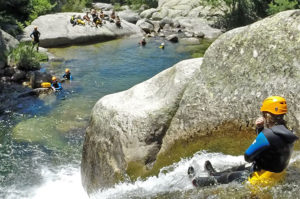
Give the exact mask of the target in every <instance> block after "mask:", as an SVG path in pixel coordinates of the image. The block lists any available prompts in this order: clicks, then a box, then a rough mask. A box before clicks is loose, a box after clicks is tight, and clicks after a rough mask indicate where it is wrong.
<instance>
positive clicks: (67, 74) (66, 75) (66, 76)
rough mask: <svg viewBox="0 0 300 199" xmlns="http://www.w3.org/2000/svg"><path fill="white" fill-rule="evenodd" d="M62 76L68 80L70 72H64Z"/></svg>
mask: <svg viewBox="0 0 300 199" xmlns="http://www.w3.org/2000/svg"><path fill="white" fill-rule="evenodd" d="M63 78H65V79H68V80H70V79H71V73H65V74H64V75H63Z"/></svg>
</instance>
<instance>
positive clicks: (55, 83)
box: [51, 76, 62, 91]
mask: <svg viewBox="0 0 300 199" xmlns="http://www.w3.org/2000/svg"><path fill="white" fill-rule="evenodd" d="M51 88H52V89H53V90H54V91H59V90H61V89H62V87H61V83H59V82H58V81H57V79H56V77H55V76H53V77H52V84H51Z"/></svg>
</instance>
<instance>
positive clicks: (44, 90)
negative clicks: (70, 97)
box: [18, 88, 54, 98]
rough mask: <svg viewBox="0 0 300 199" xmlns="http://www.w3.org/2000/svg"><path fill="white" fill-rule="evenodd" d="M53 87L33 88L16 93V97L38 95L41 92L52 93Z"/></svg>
mask: <svg viewBox="0 0 300 199" xmlns="http://www.w3.org/2000/svg"><path fill="white" fill-rule="evenodd" d="M53 92H54V91H53V89H51V88H35V89H32V90H31V91H27V92H24V93H21V94H20V95H18V98H22V97H28V96H39V95H41V94H50V93H53Z"/></svg>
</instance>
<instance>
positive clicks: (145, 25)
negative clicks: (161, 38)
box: [136, 19, 154, 33]
mask: <svg viewBox="0 0 300 199" xmlns="http://www.w3.org/2000/svg"><path fill="white" fill-rule="evenodd" d="M136 25H137V26H138V27H140V28H141V29H142V30H143V31H145V33H151V32H152V31H154V24H153V23H152V22H151V21H150V20H148V19H140V20H139V21H138V22H137V23H136Z"/></svg>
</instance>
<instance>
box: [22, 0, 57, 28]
mask: <svg viewBox="0 0 300 199" xmlns="http://www.w3.org/2000/svg"><path fill="white" fill-rule="evenodd" d="M55 5H56V4H51V2H50V0H30V4H29V7H30V8H31V11H30V14H29V19H28V21H26V24H27V25H29V24H30V23H31V22H32V21H33V20H35V19H36V18H37V17H38V16H40V15H44V14H47V13H49V12H51V10H52V9H53V8H54V7H55Z"/></svg>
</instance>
